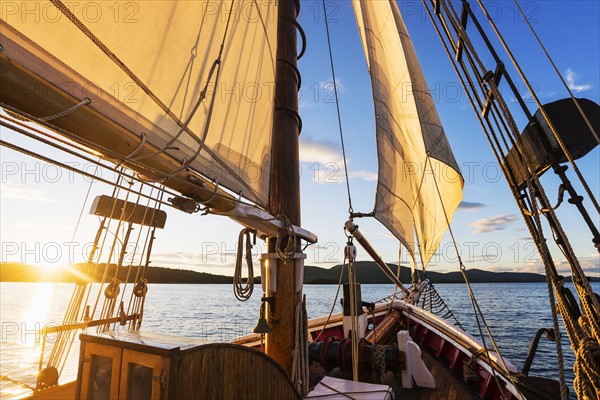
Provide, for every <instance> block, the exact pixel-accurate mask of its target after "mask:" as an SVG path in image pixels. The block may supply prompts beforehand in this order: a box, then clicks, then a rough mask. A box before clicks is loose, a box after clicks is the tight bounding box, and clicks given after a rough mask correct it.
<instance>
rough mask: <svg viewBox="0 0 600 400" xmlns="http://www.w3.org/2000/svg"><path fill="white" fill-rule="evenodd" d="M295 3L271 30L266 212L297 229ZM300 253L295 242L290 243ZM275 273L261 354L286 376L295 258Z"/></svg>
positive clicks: (285, 6)
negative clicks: (272, 78) (271, 112)
mask: <svg viewBox="0 0 600 400" xmlns="http://www.w3.org/2000/svg"><path fill="white" fill-rule="evenodd" d="M299 12H300V2H299V1H294V0H281V1H280V2H279V21H278V26H277V69H276V74H275V113H274V116H273V142H272V173H271V187H270V197H269V209H270V211H271V214H273V215H282V216H285V217H287V218H288V219H289V222H290V223H291V224H293V225H296V226H300V161H299V155H298V135H299V122H300V120H299V116H298V81H297V76H296V70H295V68H294V67H295V66H296V64H297V46H296V26H295V21H296V17H297V16H298V13H299ZM276 240H277V239H276V238H269V241H268V245H267V250H268V253H270V254H274V253H276V252H277V251H276ZM296 244H297V248H296V249H295V252H296V253H299V252H300V240H299V239H298V241H297V242H296ZM271 260H272V262H273V265H274V267H275V271H276V292H275V294H274V302H272V303H271V304H269V310H270V312H269V324H270V325H271V328H272V330H273V333H271V334H267V337H266V352H267V354H268V355H270V356H271V357H272V358H273V359H275V360H276V361H277V362H278V363H279V364H280V365H281V366H282V367H283V368H284V369H285V370H286V371H287V372H288V374H290V375H291V372H292V353H293V350H294V340H295V333H296V326H295V314H296V312H295V310H296V305H297V304H298V303H299V302H301V299H302V289H300V291H298V292H296V282H295V277H296V275H297V274H296V272H297V270H298V269H299V268H301V263H302V262H303V261H302V260H300V259H293V260H291V261H287V262H285V261H282V260H279V259H277V258H276V257H275V258H272V259H271Z"/></svg>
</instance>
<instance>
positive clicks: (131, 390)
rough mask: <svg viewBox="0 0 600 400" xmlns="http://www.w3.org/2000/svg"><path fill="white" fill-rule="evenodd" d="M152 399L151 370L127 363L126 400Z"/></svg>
mask: <svg viewBox="0 0 600 400" xmlns="http://www.w3.org/2000/svg"><path fill="white" fill-rule="evenodd" d="M151 398H152V368H149V367H145V366H143V365H138V364H134V363H129V374H128V375H127V399H128V400H150V399H151Z"/></svg>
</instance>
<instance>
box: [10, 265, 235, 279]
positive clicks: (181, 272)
mask: <svg viewBox="0 0 600 400" xmlns="http://www.w3.org/2000/svg"><path fill="white" fill-rule="evenodd" d="M115 268H116V267H115V265H110V266H109V268H108V273H107V275H108V276H114V274H115ZM130 269H131V271H130ZM103 271H104V268H102V266H101V267H99V268H94V265H86V264H75V265H73V266H72V267H70V268H68V269H62V270H61V271H56V270H48V269H46V268H44V267H37V266H33V265H26V264H19V263H0V281H1V282H56V281H57V280H58V279H59V278H60V282H77V281H79V280H81V279H88V280H90V281H92V282H99V281H100V280H101V279H102V273H103ZM129 271H130V278H129V281H132V280H133V278H135V274H136V272H137V266H135V267H123V268H122V269H121V270H120V271H119V279H120V280H121V281H124V280H125V278H126V277H127V273H128V272H129ZM146 278H147V279H148V282H151V283H232V282H233V278H232V277H231V276H223V275H214V274H209V273H206V272H197V271H191V270H187V269H173V268H163V267H149V268H148V271H147V273H146Z"/></svg>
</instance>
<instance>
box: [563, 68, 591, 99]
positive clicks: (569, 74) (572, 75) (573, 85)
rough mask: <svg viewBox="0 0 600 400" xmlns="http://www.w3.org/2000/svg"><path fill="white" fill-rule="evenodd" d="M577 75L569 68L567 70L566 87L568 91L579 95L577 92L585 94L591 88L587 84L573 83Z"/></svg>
mask: <svg viewBox="0 0 600 400" xmlns="http://www.w3.org/2000/svg"><path fill="white" fill-rule="evenodd" d="M577 75H578V74H577V73H576V72H575V71H573V70H572V69H571V68H567V73H566V74H565V80H566V81H567V85H568V86H569V89H571V90H572V91H574V92H576V93H579V92H585V91H586V90H590V89H591V88H592V85H590V84H589V83H583V84H579V85H578V84H576V83H575V78H577Z"/></svg>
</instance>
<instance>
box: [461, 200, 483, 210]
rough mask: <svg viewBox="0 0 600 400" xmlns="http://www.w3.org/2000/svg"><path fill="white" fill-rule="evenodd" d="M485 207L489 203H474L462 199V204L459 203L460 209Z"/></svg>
mask: <svg viewBox="0 0 600 400" xmlns="http://www.w3.org/2000/svg"><path fill="white" fill-rule="evenodd" d="M483 207H487V205H485V204H483V203H473V202H470V201H464V200H463V201H461V202H460V204H459V205H458V209H459V210H475V209H477V208H483Z"/></svg>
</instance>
